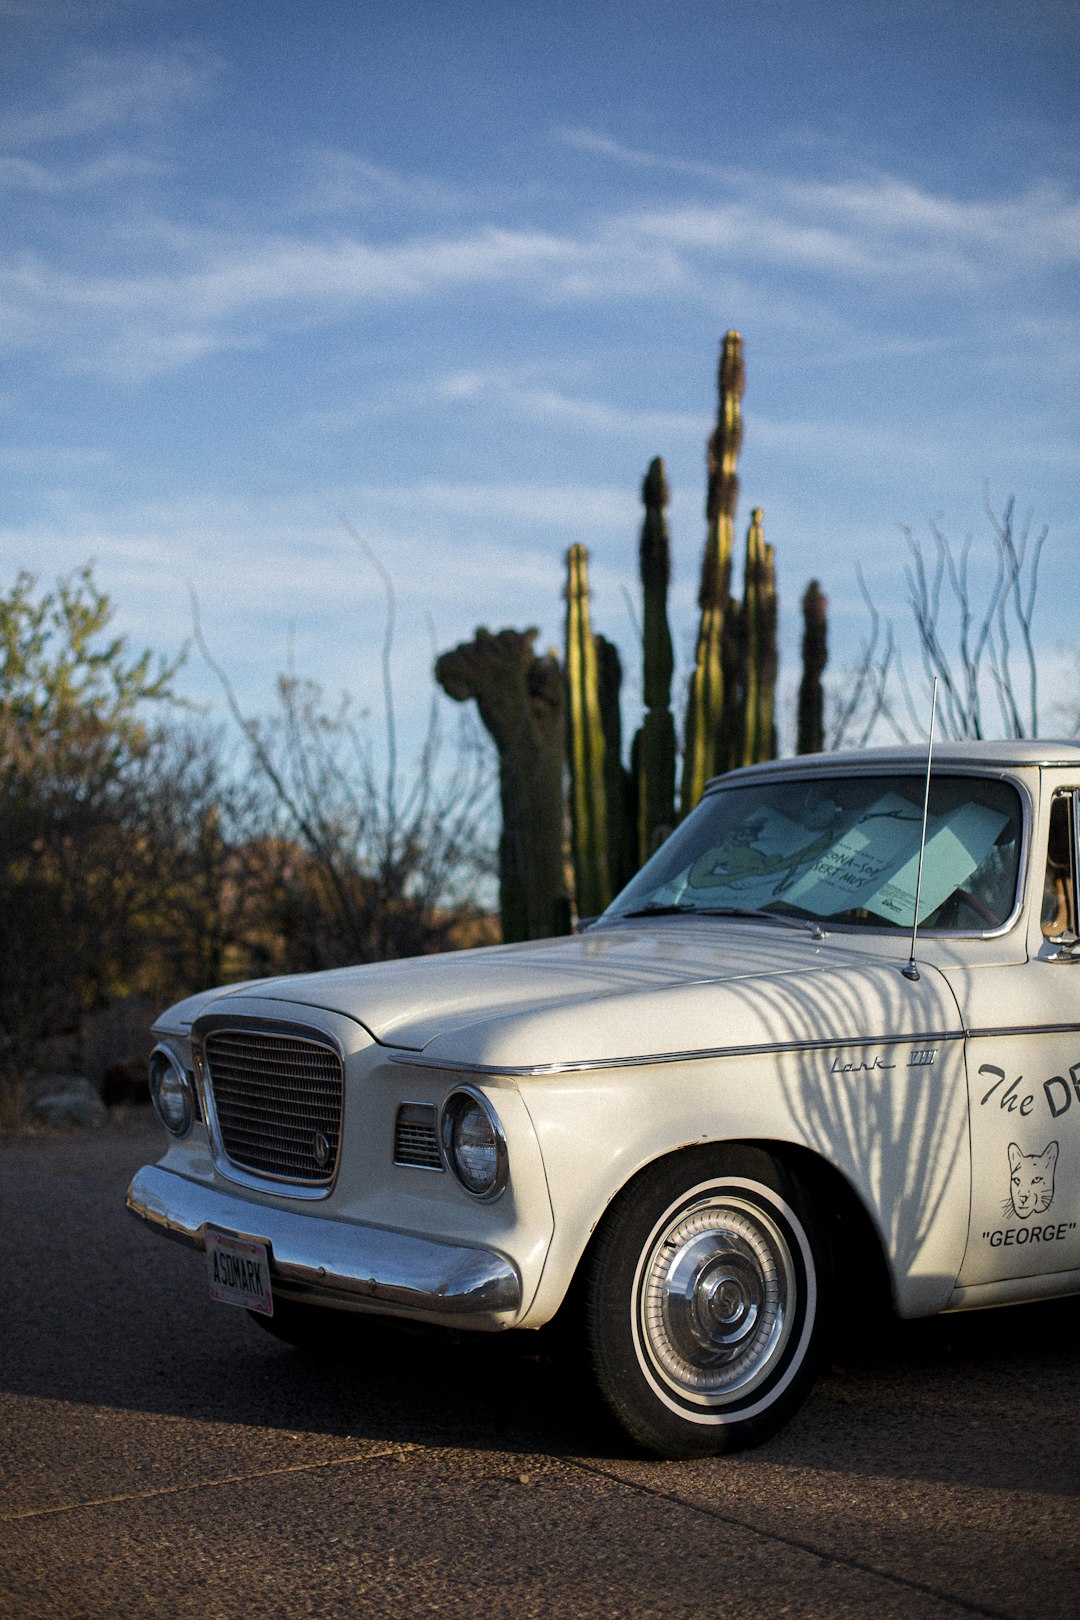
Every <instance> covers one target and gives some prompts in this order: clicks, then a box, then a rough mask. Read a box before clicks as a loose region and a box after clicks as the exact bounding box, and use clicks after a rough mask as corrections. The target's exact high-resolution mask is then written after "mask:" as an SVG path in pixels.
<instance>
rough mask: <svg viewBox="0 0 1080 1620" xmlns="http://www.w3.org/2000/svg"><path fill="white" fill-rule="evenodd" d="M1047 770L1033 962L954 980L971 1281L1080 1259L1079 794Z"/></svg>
mask: <svg viewBox="0 0 1080 1620" xmlns="http://www.w3.org/2000/svg"><path fill="white" fill-rule="evenodd" d="M1043 774H1044V782H1043V792H1042V795H1041V797H1042V804H1041V807H1040V814H1039V816H1038V818H1037V822H1036V826H1035V831H1034V835H1033V839H1032V848H1031V858H1030V860H1029V863H1028V880H1027V881H1028V884H1029V887H1030V885H1032V884H1034V885H1035V888H1034V891H1033V892H1030V893H1029V900H1028V910H1027V913H1026V915H1027V919H1028V934H1027V940H1028V945H1027V950H1026V951H1025V952H1024V953H1023V955H1024V956H1025V957H1026V960H1016V961H1014V962H1011V963H1003V964H997V965H993V966H990V965H988V966H986V967H984V968H981V969H979V968H976V969H974V970H973V971H972V972H971V973H970V974H967V975H965V976H964V977H963V980H962V983H961V982H958V983H957V986H956V988H957V990H958V994H959V997H960V999H961V1001H962V1003H963V1004H962V1006H961V1011H962V1014H963V1016H964V1022H965V1025H966V1028H967V1030H968V1038H967V1052H966V1057H967V1079H968V1106H969V1117H970V1129H971V1170H972V1177H971V1182H972V1198H971V1218H970V1226H969V1231H968V1244H967V1251H966V1254H965V1257H964V1264H963V1268H962V1270H961V1273H960V1277H959V1279H958V1280H959V1283H960V1285H961V1286H964V1287H967V1286H975V1285H979V1284H987V1283H989V1284H992V1283H1007V1282H1010V1281H1012V1280H1014V1279H1018V1278H1025V1277H1031V1278H1036V1277H1039V1276H1043V1275H1045V1274H1047V1273H1053V1272H1062V1271H1069V1270H1071V1269H1073V1268H1075V1267H1080V944H1078V943H1077V918H1078V909H1077V874H1078V870H1080V859H1078V850H1080V845H1078V838H1080V792H1078V785H1074V784H1073V783H1070V782H1069V781H1067V780H1062V779H1059V780H1054V778H1053V777H1052V776H1051V775H1050V773H1047V772H1044V773H1043ZM1059 774H1060V773H1059ZM1048 777H1049V780H1047V778H1048Z"/></svg>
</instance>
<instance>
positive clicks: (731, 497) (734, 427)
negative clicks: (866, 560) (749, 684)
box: [681, 331, 745, 815]
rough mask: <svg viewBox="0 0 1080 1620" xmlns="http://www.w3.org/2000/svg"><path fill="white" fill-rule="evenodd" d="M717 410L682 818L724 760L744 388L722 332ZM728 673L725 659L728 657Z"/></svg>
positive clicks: (733, 338) (734, 337)
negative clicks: (728, 632)
mask: <svg viewBox="0 0 1080 1620" xmlns="http://www.w3.org/2000/svg"><path fill="white" fill-rule="evenodd" d="M718 384H719V395H720V398H719V407H718V410H717V417H716V427H715V428H714V429H713V432H712V436H711V437H710V439H709V456H708V465H709V485H708V494H707V497H706V501H705V517H706V524H707V530H706V536H705V554H704V557H703V558H702V564H701V588H700V591H699V593H698V606H699V607H700V609H701V619H700V623H699V627H698V638H697V648H696V652H695V658H694V670H693V673H692V675H691V677H690V691H689V694H688V698H687V707H686V734H685V740H684V757H683V783H682V806H681V808H682V814H683V815H685V814H686V813H687V811H688V810H692V809H693V807H694V805H695V804H696V803H697V801H698V799H700V797H701V793H702V789H703V788H704V786H705V783H706V782H707V781H708V779H709V777H710V776H712V775H714V774H715V772H716V771H717V770H718V769H720V768H722V766H723V764H725V763H726V760H725V759H724V751H725V740H724V735H723V733H724V729H725V728H724V718H725V711H724V660H725V647H724V630H725V619H726V617H727V610H728V604H729V601H730V594H731V557H732V550H733V540H734V523H735V504H736V501H737V499H738V494H739V480H738V476H737V473H736V468H737V465H738V459H739V447H740V445H741V443H742V395H743V388H744V385H745V373H744V370H743V356H742V338H741V337H740V336H739V334H738V332H734V331H732V332H728V333H727V334H726V336H725V338H724V342H723V346H722V348H721V351H720V366H719V374H718ZM728 662H729V666H730V655H729V659H728Z"/></svg>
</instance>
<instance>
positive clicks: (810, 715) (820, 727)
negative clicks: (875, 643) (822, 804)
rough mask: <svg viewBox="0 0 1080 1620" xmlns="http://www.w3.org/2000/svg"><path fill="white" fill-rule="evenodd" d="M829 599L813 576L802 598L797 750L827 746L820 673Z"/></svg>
mask: <svg viewBox="0 0 1080 1620" xmlns="http://www.w3.org/2000/svg"><path fill="white" fill-rule="evenodd" d="M828 612H829V603H828V600H827V598H826V597H825V595H824V593H823V592H822V589H821V586H820V585H819V584H818V582H817V580H816V579H812V580H811V581H810V583H809V585H808V586H807V587H806V594H805V595H804V596H803V599H802V613H803V638H802V680H801V681H800V682H799V724H798V736H797V741H796V745H795V746H796V751H797V752H798V753H800V754H818V753H820V752H821V750H822V749H823V748H824V746H825V693H824V690H823V688H822V684H821V677H822V675H823V674H824V673H825V665H826V664H827V663H828V659H829V636H828Z"/></svg>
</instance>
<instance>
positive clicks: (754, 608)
mask: <svg viewBox="0 0 1080 1620" xmlns="http://www.w3.org/2000/svg"><path fill="white" fill-rule="evenodd" d="M763 516H764V514H763V513H762V510H761V507H760V506H755V508H754V510H753V511H752V512H751V514H750V528H749V529H748V531H747V535H746V567H745V571H744V575H743V606H742V625H741V629H742V634H741V637H740V640H741V655H742V656H741V659H740V664H741V681H740V686H741V697H742V726H741V728H740V735H741V747H740V759H739V763H740V764H742V765H756V764H757V763H758V762H759V761H760V760H763V759H772V757H773V755H774V754H775V752H776V745H775V728H774V725H773V710H774V707H775V702H776V670H777V647H776V628H777V626H776V617H777V615H776V559H775V555H774V551H773V547H772V546H770V545H767V544H766V542H765V534H764V528H763V522H762V519H763Z"/></svg>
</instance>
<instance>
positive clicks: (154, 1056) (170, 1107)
mask: <svg viewBox="0 0 1080 1620" xmlns="http://www.w3.org/2000/svg"><path fill="white" fill-rule="evenodd" d="M150 1100H151V1102H152V1103H153V1105H154V1107H155V1109H156V1110H157V1117H158V1119H160V1121H161V1123H162V1124H163V1125H164V1127H165V1129H166V1130H167V1131H171V1132H172V1134H173V1135H174V1136H183V1135H184V1133H185V1132H186V1131H188V1130H190V1129H191V1121H192V1119H193V1118H194V1117H195V1105H194V1099H193V1097H192V1095H191V1084H190V1082H189V1080H188V1077H187V1075H186V1074H185V1073H184V1066H183V1064H182V1063H181V1062H180V1060H179V1058H178V1057H177V1056H176V1054H175V1053H174V1052H171V1051H170V1050H169V1048H168V1047H167V1046H155V1047H154V1050H153V1051H152V1052H151V1054H150Z"/></svg>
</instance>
